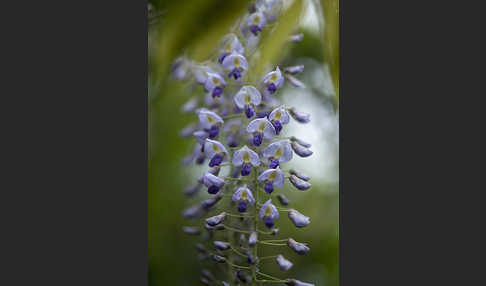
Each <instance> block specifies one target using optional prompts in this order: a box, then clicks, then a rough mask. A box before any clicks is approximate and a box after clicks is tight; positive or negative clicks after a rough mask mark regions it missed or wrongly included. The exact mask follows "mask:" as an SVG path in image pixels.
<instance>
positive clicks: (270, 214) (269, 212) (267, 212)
mask: <svg viewBox="0 0 486 286" xmlns="http://www.w3.org/2000/svg"><path fill="white" fill-rule="evenodd" d="M264 216H272V208H271V207H270V206H267V207H266V208H265V212H264Z"/></svg>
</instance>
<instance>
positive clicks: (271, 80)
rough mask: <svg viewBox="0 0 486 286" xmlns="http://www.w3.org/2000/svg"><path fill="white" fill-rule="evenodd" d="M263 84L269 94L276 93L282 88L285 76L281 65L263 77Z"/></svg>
mask: <svg viewBox="0 0 486 286" xmlns="http://www.w3.org/2000/svg"><path fill="white" fill-rule="evenodd" d="M263 84H264V85H265V92H266V93H267V94H274V93H275V92H276V91H277V89H279V88H281V87H282V86H283V84H284V78H283V76H282V72H280V69H279V67H277V69H275V71H272V72H269V73H268V74H267V75H265V77H264V78H263Z"/></svg>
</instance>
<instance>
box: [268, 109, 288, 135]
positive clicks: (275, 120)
mask: <svg viewBox="0 0 486 286" xmlns="http://www.w3.org/2000/svg"><path fill="white" fill-rule="evenodd" d="M268 120H270V122H272V124H273V127H275V131H276V132H277V135H278V134H279V133H280V131H281V130H282V124H287V123H289V121H290V116H289V113H288V112H287V110H286V109H285V107H283V106H280V107H277V108H275V109H274V110H273V111H272V112H271V113H270V115H268Z"/></svg>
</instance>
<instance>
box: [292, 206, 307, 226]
mask: <svg viewBox="0 0 486 286" xmlns="http://www.w3.org/2000/svg"><path fill="white" fill-rule="evenodd" d="M288 213H289V219H290V220H291V221H292V223H293V224H294V225H295V226H296V227H298V228H302V227H305V226H307V225H308V224H309V223H310V219H309V217H306V216H305V215H303V214H301V213H299V212H298V211H296V210H294V209H291V210H289V212H288Z"/></svg>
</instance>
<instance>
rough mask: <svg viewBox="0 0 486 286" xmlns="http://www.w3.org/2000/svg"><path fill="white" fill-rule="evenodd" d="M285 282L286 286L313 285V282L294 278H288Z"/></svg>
mask: <svg viewBox="0 0 486 286" xmlns="http://www.w3.org/2000/svg"><path fill="white" fill-rule="evenodd" d="M285 284H287V285H288V286H314V284H311V283H305V282H302V281H299V280H295V279H288V280H287V282H286V283H285Z"/></svg>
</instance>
